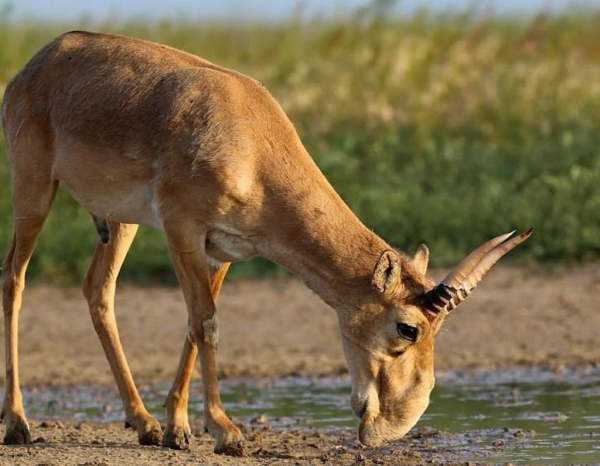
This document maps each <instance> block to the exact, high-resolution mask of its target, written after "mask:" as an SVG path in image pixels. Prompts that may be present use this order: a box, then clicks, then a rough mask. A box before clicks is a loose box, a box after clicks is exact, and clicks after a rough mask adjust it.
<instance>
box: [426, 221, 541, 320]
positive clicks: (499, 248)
mask: <svg viewBox="0 0 600 466" xmlns="http://www.w3.org/2000/svg"><path fill="white" fill-rule="evenodd" d="M532 232H533V228H530V229H529V230H527V231H525V232H523V233H521V234H520V235H518V236H515V237H514V238H512V239H508V238H510V237H511V236H512V235H513V233H514V231H513V232H511V233H507V234H504V235H500V236H497V237H496V238H494V239H491V240H489V241H488V242H486V243H484V244H482V245H481V246H479V247H478V248H477V249H475V251H473V252H472V253H471V254H469V255H468V256H467V257H466V258H464V259H463V260H462V261H461V262H460V263H459V264H458V265H457V266H456V267H455V268H454V269H453V270H452V272H450V273H449V274H448V276H447V277H446V278H444V279H443V280H442V281H441V282H440V283H439V284H438V285H436V286H435V287H434V288H433V289H431V290H430V291H429V292H427V294H426V295H425V306H426V307H427V309H428V310H429V311H431V312H434V313H438V312H449V311H451V310H453V309H454V308H456V306H458V305H459V304H460V303H462V302H463V301H464V300H465V299H466V298H467V296H469V294H470V293H471V292H472V291H473V290H474V289H475V287H476V286H477V284H478V283H479V282H480V281H481V279H482V278H483V276H484V275H485V273H486V272H487V271H488V270H489V269H490V268H492V266H493V265H494V264H495V263H496V262H498V260H500V258H501V257H502V256H504V255H505V254H506V253H507V252H509V251H510V250H512V249H514V248H515V247H517V246H518V245H519V244H521V243H522V242H523V241H525V240H526V239H527V238H529V237H530V236H531V233H532Z"/></svg>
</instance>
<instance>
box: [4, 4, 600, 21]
mask: <svg viewBox="0 0 600 466" xmlns="http://www.w3.org/2000/svg"><path fill="white" fill-rule="evenodd" d="M368 3H370V0H161V1H156V0H154V1H152V0H118V1H117V0H104V1H103V0H12V1H10V0H0V5H10V11H11V16H10V18H11V19H12V20H17V21H19V20H22V19H36V20H48V21H52V20H64V21H74V20H78V19H81V18H83V17H85V18H88V19H91V20H103V19H106V18H108V17H116V18H119V19H134V18H136V19H139V18H144V19H162V18H178V17H185V18H188V19H192V20H202V19H206V20H210V19H219V20H236V21H239V20H245V19H250V20H265V21H277V20H281V19H286V18H288V17H289V16H290V15H291V14H292V12H293V11H295V10H297V9H298V8H300V10H301V11H302V13H303V15H305V16H308V17H311V16H315V15H320V16H329V15H332V14H336V13H339V12H344V11H352V10H354V9H356V8H357V7H360V6H362V5H365V4H368ZM299 5H300V7H299ZM423 5H427V6H428V7H430V8H432V9H435V10H439V11H449V10H463V9H466V8H469V7H473V6H474V5H477V6H478V7H481V6H482V5H486V6H489V7H491V8H492V9H493V10H494V11H496V12H498V13H535V12H537V11H540V10H541V9H558V10H561V9H566V8H571V7H573V6H574V5H594V6H598V7H600V0H574V1H573V0H479V1H478V0H428V1H427V0H400V1H399V2H398V5H397V7H396V8H397V10H398V11H400V12H410V11H414V10H415V9H417V8H419V7H421V6H423Z"/></svg>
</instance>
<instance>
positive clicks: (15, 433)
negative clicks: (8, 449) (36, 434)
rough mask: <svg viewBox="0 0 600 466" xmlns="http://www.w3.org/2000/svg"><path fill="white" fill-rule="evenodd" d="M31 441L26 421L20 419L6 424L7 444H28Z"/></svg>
mask: <svg viewBox="0 0 600 466" xmlns="http://www.w3.org/2000/svg"><path fill="white" fill-rule="evenodd" d="M29 443H31V434H30V433H29V426H28V425H27V422H26V421H24V420H22V419H19V420H17V421H16V422H14V423H9V424H8V425H7V426H6V434H5V435H4V444H5V445H26V444H29Z"/></svg>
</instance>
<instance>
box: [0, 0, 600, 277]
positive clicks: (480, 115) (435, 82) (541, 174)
mask: <svg viewBox="0 0 600 466" xmlns="http://www.w3.org/2000/svg"><path fill="white" fill-rule="evenodd" d="M386 3H389V2H376V3H375V4H374V6H373V7H372V8H361V9H360V10H357V11H355V12H352V13H350V14H348V15H346V16H344V17H338V18H337V19H335V18H334V19H328V20H319V19H314V20H310V21H307V20H303V19H301V18H300V17H298V18H295V17H292V18H290V19H289V20H288V21H286V22H283V23H281V22H277V23H273V22H271V23H263V24H261V23H256V22H254V23H250V24H246V23H239V22H238V23H235V24H229V23H218V22H215V23H209V24H206V23H193V22H190V21H187V20H185V19H183V18H182V19H179V20H165V21H158V22H157V21H144V22H136V21H127V22H121V21H118V20H116V19H115V20H107V21H103V22H86V21H81V22H78V23H77V24H76V25H73V24H54V23H52V24H46V23H27V22H20V23H19V24H13V23H12V22H10V21H8V19H7V18H8V16H9V15H10V13H9V12H8V11H5V12H4V13H3V14H0V92H3V91H4V88H5V86H6V83H7V82H8V80H9V79H10V78H11V77H12V76H13V75H14V74H15V73H16V72H17V71H18V70H19V68H20V67H22V66H23V65H24V64H25V62H26V61H27V60H28V59H29V58H30V57H31V56H32V55H33V54H34V53H35V52H36V51H37V50H38V49H39V48H40V47H41V46H42V45H44V44H45V43H46V42H48V41H49V40H51V39H52V38H53V37H55V36H57V35H58V34H60V33H62V32H65V31H67V30H70V29H74V28H78V29H89V30H98V31H105V32H115V33H120V34H125V35H130V36H135V37H139V38H144V39H149V40H153V41H157V42H161V43H165V44H169V45H171V46H174V47H177V48H180V49H183V50H186V51H188V52H191V53H194V54H197V55H200V56H202V57H204V58H207V59H209V60H211V61H214V62H215V63H217V64H220V65H224V66H227V67H231V68H234V69H237V70H239V71H242V72H243V73H246V74H248V75H250V76H253V77H255V78H257V79H258V80H260V81H261V82H263V83H264V84H265V86H267V88H269V89H270V91H271V92H272V94H273V95H274V96H275V97H276V99H277V100H278V101H279V102H280V103H281V104H282V106H283V108H284V109H285V110H286V112H287V113H288V115H289V116H290V118H291V120H292V121H293V123H294V124H295V126H296V128H297V130H298V132H299V134H300V136H301V138H302V140H303V141H304V143H305V145H306V147H307V149H308V151H309V152H310V153H311V154H312V156H313V157H314V158H315V160H316V162H317V163H318V165H319V166H320V167H321V169H322V170H323V171H324V173H325V175H326V176H327V177H328V178H329V180H330V181H331V183H332V184H333V186H334V187H335V189H336V190H337V191H338V192H339V193H340V195H341V196H342V197H343V198H344V199H345V201H346V202H347V203H348V204H349V205H350V207H351V208H352V209H353V210H354V212H356V214H357V215H358V216H359V218H361V219H362V220H363V222H364V223H365V224H366V225H367V226H369V227H370V228H372V229H373V230H374V231H375V232H376V233H378V234H379V235H381V236H382V237H384V238H385V239H386V240H388V241H389V242H390V243H392V244H393V245H395V246H398V247H400V248H401V249H403V250H405V251H407V252H408V253H409V254H412V252H413V251H414V249H415V248H416V246H417V245H418V244H419V243H420V242H426V243H427V244H428V246H429V248H430V250H431V254H432V258H431V260H432V264H433V265H438V266H444V265H449V264H452V263H454V262H455V261H457V260H458V259H460V258H461V257H462V256H463V255H464V254H466V253H467V252H469V251H470V250H471V249H472V248H473V247H475V246H477V245H478V244H480V243H481V242H482V241H484V240H486V239H488V238H489V237H492V236H495V235H497V234H499V233H501V232H504V231H507V230H511V229H513V228H518V229H524V228H526V227H529V226H534V227H535V228H536V233H535V235H534V237H532V239H531V240H530V241H528V242H527V243H526V244H524V245H523V246H522V247H520V248H519V249H518V250H517V251H515V252H514V253H513V255H512V256H513V258H521V260H538V261H548V260H552V261H581V260H590V259H594V258H598V256H600V9H597V10H594V9H593V8H591V7H587V8H585V9H580V10H571V11H568V12H562V13H559V14H545V13H540V14H539V15H537V16H535V17H527V18H525V17H519V16H494V15H485V14H480V13H475V12H471V11H464V12H462V13H454V14H448V13H446V14H442V13H435V12H433V11H428V10H419V11H417V12H416V13H414V14H411V15H410V16H404V17H402V16H397V15H390V14H387V10H386V8H385V4H386ZM382 5H383V6H384V7H383V8H382ZM5 151H6V148H5V145H4V142H3V141H2V144H0V152H2V154H0V218H1V219H2V220H1V221H0V249H1V250H2V251H6V250H7V249H8V246H9V241H10V239H11V235H12V223H11V222H12V213H11V199H10V174H9V172H8V168H7V161H6V154H5ZM95 241H96V233H95V231H94V228H93V226H92V222H91V220H90V217H89V215H88V214H87V213H86V212H85V211H83V210H82V209H81V208H80V207H78V206H77V205H76V204H75V203H74V202H73V201H72V199H71V198H70V197H69V195H68V194H67V193H66V192H65V191H64V190H61V191H60V192H59V196H58V198H57V200H56V202H55V204H54V207H53V210H52V213H51V215H50V218H49V219H48V222H47V224H46V227H45V229H44V232H43V233H42V236H41V239H40V242H39V245H38V247H37V249H36V252H35V254H34V257H33V259H32V262H31V266H30V272H29V273H30V276H35V277H38V278H40V279H44V280H50V281H53V282H59V283H60V282H63V283H70V282H74V281H79V280H80V279H81V278H82V277H83V275H84V273H85V269H86V268H87V265H88V263H89V260H90V257H91V253H92V251H93V248H94V243H95ZM282 273H285V272H283V271H282V270H281V269H280V268H278V267H276V266H274V265H273V264H270V263H269V262H268V261H266V260H264V259H255V260H252V261H249V262H247V263H243V264H238V265H235V266H234V267H233V268H232V272H231V274H232V275H233V276H236V277H257V276H264V275H269V274H282ZM122 274H123V275H124V276H125V277H126V278H127V279H129V280H132V281H136V282H138V283H148V282H149V283H154V282H165V281H166V282H174V275H173V273H172V271H171V266H170V263H169V259H168V255H167V252H166V247H165V244H164V240H163V238H162V235H161V234H160V233H159V232H156V231H152V230H150V229H148V228H143V227H142V228H141V229H140V232H139V233H138V237H137V239H136V241H135V243H134V246H133V248H132V250H131V252H130V253H129V256H128V259H127V261H126V264H125V267H124V269H123V272H122Z"/></svg>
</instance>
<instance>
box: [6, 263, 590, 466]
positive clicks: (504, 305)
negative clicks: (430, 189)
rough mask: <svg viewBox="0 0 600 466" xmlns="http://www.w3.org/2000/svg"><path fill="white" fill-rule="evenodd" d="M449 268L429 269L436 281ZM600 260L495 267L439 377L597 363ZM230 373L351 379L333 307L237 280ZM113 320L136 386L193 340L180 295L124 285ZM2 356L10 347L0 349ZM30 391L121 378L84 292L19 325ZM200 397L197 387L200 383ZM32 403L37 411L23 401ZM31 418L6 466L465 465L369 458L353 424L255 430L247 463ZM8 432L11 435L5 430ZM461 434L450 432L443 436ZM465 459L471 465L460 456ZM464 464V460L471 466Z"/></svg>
mask: <svg viewBox="0 0 600 466" xmlns="http://www.w3.org/2000/svg"><path fill="white" fill-rule="evenodd" d="M443 273H444V271H441V270H437V271H433V272H432V274H431V275H432V277H433V278H440V277H441V276H442V275H443ZM599 302H600V263H593V264H588V265H585V266H581V267H578V268H571V269H568V268H562V269H560V270H556V269H555V268H554V267H546V268H540V267H539V266H538V267H537V268H535V269H527V268H501V267H500V268H498V269H497V270H496V269H495V270H494V271H493V272H491V273H490V274H489V276H488V277H486V280H485V281H484V283H483V284H482V285H481V286H480V288H479V289H478V290H477V291H476V292H475V293H474V294H473V296H472V297H470V298H469V300H467V301H466V302H465V303H464V304H463V305H461V307H460V308H459V309H458V310H457V311H456V312H455V315H453V316H452V318H451V319H448V322H446V324H445V326H444V329H443V331H442V332H441V333H440V335H439V337H438V341H437V343H436V369H437V370H438V371H446V370H451V369H465V370H468V369H471V368H477V367H491V368H495V367H501V366H506V365H513V364H525V365H549V366H552V367H554V368H555V369H557V370H560V368H561V367H563V366H566V365H579V364H583V365H597V364H600V345H598V344H597V337H598V328H600V312H599V310H598V303H599ZM219 312H220V330H221V336H220V353H219V367H220V372H221V376H222V377H238V376H266V377H280V376H284V375H307V376H318V375H333V374H335V375H337V374H340V373H344V372H345V363H344V360H343V355H342V351H341V346H340V342H339V336H338V329H337V320H336V317H335V313H334V312H333V311H332V310H331V309H329V308H328V307H327V306H326V305H325V304H323V303H322V302H321V301H320V300H319V298H318V297H317V296H315V295H314V294H312V293H311V292H310V291H309V290H307V289H306V288H305V287H304V286H303V285H302V284H301V283H300V282H298V281H296V280H292V279H289V280H270V281H261V282H242V283H239V282H238V283H227V282H226V284H225V286H224V288H223V292H222V295H221V298H220V299H219ZM117 316H118V317H117V318H118V322H119V328H120V330H121V336H122V340H123V344H124V347H125V351H126V353H127V355H128V359H129V362H130V365H131V368H132V371H133V373H134V376H135V378H136V380H137V381H138V383H145V382H156V381H167V380H170V379H171V378H172V377H173V375H174V371H175V369H176V365H177V361H178V357H179V352H180V349H181V346H182V343H183V338H184V336H185V333H186V320H187V318H186V311H185V307H184V303H183V298H182V296H181V293H180V291H179V290H178V289H172V288H160V287H152V288H134V287H130V286H122V287H121V288H120V289H119V290H118V293H117ZM0 351H1V350H0ZM20 367H21V381H22V384H23V385H25V386H29V387H32V386H49V385H72V384H80V383H92V384H112V383H113V381H112V375H111V373H110V370H109V367H108V364H107V362H106V360H105V358H104V355H103V352H102V349H101V346H100V343H99V341H98V339H97V337H96V335H95V333H94V330H93V328H92V325H91V321H90V318H89V315H88V313H87V308H86V305H85V301H84V299H83V297H82V294H81V292H80V290H79V289H76V288H57V287H49V286H42V285H32V286H30V287H28V289H27V290H26V291H25V298H24V304H23V311H22V314H21V327H20ZM1 378H2V380H4V371H2V377H1ZM194 388H195V389H196V390H197V389H199V387H198V382H197V379H196V381H195V384H194ZM26 409H27V407H26ZM42 421H43V420H42V419H33V420H31V423H32V427H33V432H32V435H33V438H34V439H36V438H38V437H42V438H39V439H38V440H39V441H38V442H37V443H34V444H33V445H32V446H30V447H8V446H0V465H5V464H6V465H13V464H14V465H21V464H22V465H36V466H49V465H70V464H73V465H75V464H76V465H88V466H102V465H137V464H148V465H154V464H156V465H159V464H160V465H168V464H173V465H178V464H241V465H250V464H300V465H304V464H423V463H425V462H428V463H434V464H456V461H459V460H460V459H459V457H458V456H456V452H455V451H454V450H453V449H452V448H449V447H445V446H440V445H445V444H444V443H443V442H442V443H441V444H440V443H439V442H438V443H436V442H433V443H430V442H428V441H426V440H423V438H422V437H418V435H417V437H418V438H411V437H409V438H406V439H403V440H401V441H399V442H396V443H394V444H392V445H391V446H388V447H385V448H382V449H376V450H366V449H363V448H361V447H360V446H358V445H357V444H356V440H355V437H356V434H355V432H354V431H353V430H347V429H337V430H332V431H327V433H324V432H320V431H310V430H297V431H284V432H274V431H262V430H259V429H249V430H247V431H246V438H247V441H248V446H247V453H248V456H247V457H246V458H243V459H241V460H240V459H229V458H222V457H218V456H216V455H214V454H212V450H211V443H210V439H209V438H208V437H207V436H205V435H203V434H200V432H201V430H200V429H199V427H200V426H198V429H199V430H198V434H199V435H198V437H197V440H196V444H195V447H194V449H193V451H191V452H174V451H170V450H165V449H160V448H155V447H139V446H138V445H137V442H136V439H135V434H134V433H133V432H130V431H127V432H126V431H124V430H123V428H122V425H120V424H119V425H117V424H115V423H108V424H91V423H84V424H76V423H75V422H74V421H73V420H65V421H64V423H62V424H60V425H59V426H58V427H57V426H56V425H54V424H52V423H50V425H47V426H46V427H44V426H43V425H40V422H42ZM0 434H3V429H1V428H0ZM443 435H453V434H443ZM460 461H463V460H460ZM463 462H464V461H463Z"/></svg>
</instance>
